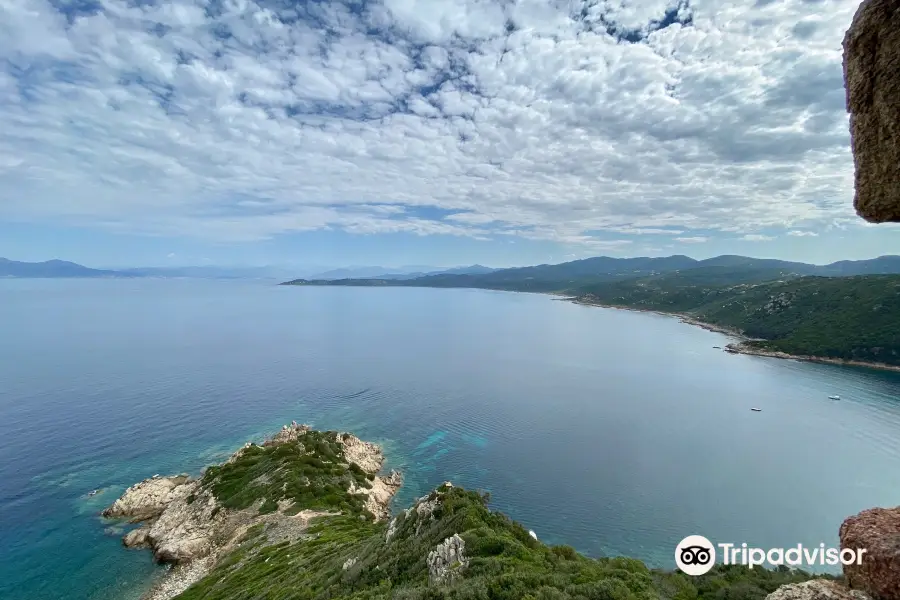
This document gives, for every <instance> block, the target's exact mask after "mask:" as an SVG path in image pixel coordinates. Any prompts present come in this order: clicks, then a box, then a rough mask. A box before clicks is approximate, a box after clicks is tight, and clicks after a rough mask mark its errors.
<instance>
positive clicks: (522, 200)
mask: <svg viewBox="0 0 900 600" xmlns="http://www.w3.org/2000/svg"><path fill="white" fill-rule="evenodd" d="M856 6H857V2H852V1H850V0H821V1H820V2H809V1H805V0H785V1H783V2H779V3H755V4H754V3H748V2H738V1H737V0H705V1H704V0H695V1H693V2H689V1H688V0H679V1H677V2H675V1H671V0H670V1H665V2H664V1H663V0H634V1H632V2H627V3H618V2H608V1H606V0H582V1H578V0H573V1H570V2H559V1H558V0H519V1H517V2H505V1H500V0H496V1H491V0H415V1H406V0H372V1H369V2H357V1H356V0H346V1H335V2H328V3H324V2H314V3H286V2H281V1H280V0H209V1H207V0H166V1H165V2H162V1H153V0H147V1H144V2H139V3H136V2H131V1H128V0H76V1H75V2H57V1H53V2H51V1H48V0H0V131H2V132H3V135H2V136H0V218H15V219H30V220H36V221H45V222H55V223H64V224H77V225H80V224H89V225H93V226H97V227H105V228H110V229H115V230H126V231H130V232H138V233H147V234H160V233H162V234H176V235H195V236H200V237H205V238H211V239H217V240H254V239H261V238H266V237H270V236H274V235H278V234H282V233H291V232H298V231H309V230H314V229H326V228H328V229H341V230H344V231H348V232H352V233H358V234H371V233H386V232H407V233H413V234H416V235H456V236H469V237H473V238H478V239H484V238H486V237H490V236H492V235H499V234H502V235H514V236H517V237H523V238H528V239H539V240H551V241H555V242H560V243H565V244H574V245H580V246H583V247H586V248H591V249H593V248H617V247H618V248H621V247H625V246H627V245H628V244H629V243H630V241H629V240H627V239H619V240H607V239H599V238H602V237H605V236H602V235H598V233H597V232H608V233H612V234H616V235H622V236H629V235H645V234H646V235H672V234H676V235H677V234H681V233H688V234H690V232H692V231H693V232H698V231H701V230H702V231H704V235H714V234H715V233H716V232H732V233H738V234H740V233H746V232H750V231H754V230H759V229H763V228H790V227H793V226H796V225H798V224H801V223H802V225H803V226H804V227H807V228H811V229H816V228H824V227H826V226H829V224H830V226H832V227H833V226H835V225H834V224H835V223H840V222H842V220H847V219H853V218H855V217H854V214H853V211H852V207H851V206H850V205H849V200H848V198H850V197H852V190H853V164H852V158H851V155H850V153H849V135H848V127H847V116H846V114H845V112H844V107H843V87H842V82H841V39H842V36H843V32H844V30H845V29H846V27H847V25H848V24H849V22H850V19H851V17H852V14H853V12H854V11H855V9H856ZM423 208H427V209H434V213H435V214H433V215H431V216H427V217H422V216H418V215H419V212H418V210H417V209H423ZM706 232H712V233H706ZM752 236H753V234H750V235H749V236H748V237H752ZM690 237H700V236H691V235H687V236H686V239H687V238H690Z"/></svg>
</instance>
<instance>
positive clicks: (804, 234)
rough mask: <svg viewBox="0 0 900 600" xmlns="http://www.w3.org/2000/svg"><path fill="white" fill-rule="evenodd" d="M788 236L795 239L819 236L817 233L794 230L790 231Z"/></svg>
mask: <svg viewBox="0 0 900 600" xmlns="http://www.w3.org/2000/svg"><path fill="white" fill-rule="evenodd" d="M787 234H788V235H791V236H794V237H816V236H817V235H819V234H818V233H816V232H815V231H801V230H799V229H792V230H791V231H788V232H787Z"/></svg>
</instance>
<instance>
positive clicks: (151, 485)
mask: <svg viewBox="0 0 900 600" xmlns="http://www.w3.org/2000/svg"><path fill="white" fill-rule="evenodd" d="M188 480H189V477H188V476H187V475H176V476H174V477H160V476H159V475H154V476H153V477H151V478H150V479H145V480H144V481H142V482H140V483H137V484H135V485H133V486H131V487H130V488H128V489H127V490H125V493H124V494H122V497H121V498H119V499H118V500H116V501H115V502H113V504H112V506H110V507H109V508H107V509H106V510H104V511H103V513H102V514H103V516H104V517H107V518H128V519H131V520H132V521H133V522H140V521H146V520H148V519H152V518H155V517H158V516H159V515H161V514H162V512H163V510H165V508H166V506H168V505H169V503H171V502H172V501H173V500H175V499H176V498H178V497H183V496H187V494H188V493H190V492H186V489H187V488H185V484H186V483H187V482H188Z"/></svg>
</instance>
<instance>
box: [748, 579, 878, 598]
mask: <svg viewBox="0 0 900 600" xmlns="http://www.w3.org/2000/svg"><path fill="white" fill-rule="evenodd" d="M766 600H869V598H868V596H866V595H865V594H863V593H862V592H858V591H856V590H848V589H847V588H845V587H844V586H842V585H840V584H839V583H835V582H833V581H829V580H827V579H811V580H809V581H804V582H803V583H792V584H789V585H783V586H781V587H780V588H778V589H777V590H775V591H774V592H772V593H771V594H769V595H768V596H766Z"/></svg>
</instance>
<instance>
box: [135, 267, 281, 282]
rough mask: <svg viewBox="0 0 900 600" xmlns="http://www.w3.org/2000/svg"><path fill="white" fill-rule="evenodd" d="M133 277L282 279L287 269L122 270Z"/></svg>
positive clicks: (139, 268) (189, 268)
mask: <svg viewBox="0 0 900 600" xmlns="http://www.w3.org/2000/svg"><path fill="white" fill-rule="evenodd" d="M119 272H120V273H125V274H128V275H132V276H135V277H166V278H191V279H282V278H284V277H285V276H286V273H289V272H290V271H289V270H288V269H284V268H279V267H212V266H208V267H138V268H130V269H122V270H120V271H119Z"/></svg>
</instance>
